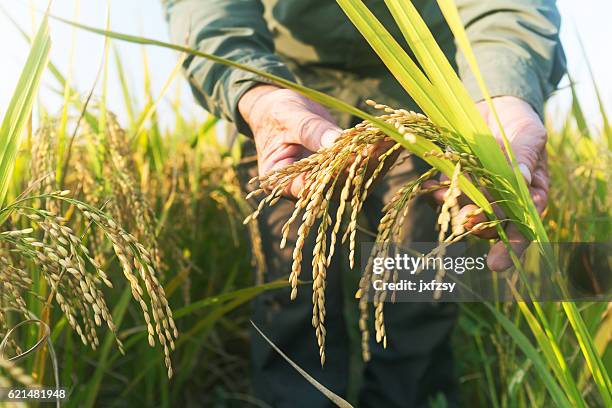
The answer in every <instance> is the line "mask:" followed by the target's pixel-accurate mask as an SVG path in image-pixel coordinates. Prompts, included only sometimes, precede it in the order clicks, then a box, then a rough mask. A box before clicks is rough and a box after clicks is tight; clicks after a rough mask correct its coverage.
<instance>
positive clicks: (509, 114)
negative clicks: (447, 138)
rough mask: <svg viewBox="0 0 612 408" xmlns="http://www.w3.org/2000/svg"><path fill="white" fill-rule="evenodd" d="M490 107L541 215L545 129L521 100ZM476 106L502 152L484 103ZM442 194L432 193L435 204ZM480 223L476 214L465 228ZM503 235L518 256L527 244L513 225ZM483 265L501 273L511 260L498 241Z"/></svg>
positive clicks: (545, 176)
mask: <svg viewBox="0 0 612 408" xmlns="http://www.w3.org/2000/svg"><path fill="white" fill-rule="evenodd" d="M493 104H494V105H495V109H496V111H497V113H498V115H499V119H500V122H501V125H502V127H503V128H504V131H505V133H506V136H507V137H508V141H509V142H510V146H511V148H512V151H513V152H514V155H515V158H516V161H517V163H518V165H519V169H520V170H521V173H523V176H524V177H525V180H526V182H527V185H528V186H529V192H530V193H531V198H532V199H533V201H534V204H535V206H536V208H537V210H538V212H539V213H540V214H541V213H542V211H543V210H544V208H545V207H546V202H547V199H548V188H549V176H548V164H547V158H546V140H547V134H546V128H545V127H544V124H543V123H542V121H541V120H540V117H539V116H538V115H537V113H536V112H535V111H534V110H533V108H532V107H531V106H530V105H529V104H528V103H527V102H525V101H524V100H522V99H519V98H516V97H513V96H501V97H497V98H494V99H493ZM477 107H478V109H479V110H480V113H481V114H482V116H483V117H484V119H485V121H486V122H487V124H488V125H489V128H490V129H491V131H492V132H493V136H495V138H496V139H497V141H498V142H499V144H500V146H501V147H502V149H504V148H503V141H502V135H501V130H500V129H499V126H498V125H497V122H496V120H495V117H494V115H493V113H492V112H491V111H490V109H489V107H488V105H487V103H486V102H484V101H483V102H480V103H478V104H477ZM504 150H505V149H504ZM444 192H445V191H444V190H438V191H436V192H435V193H434V198H435V199H436V200H437V201H439V202H441V201H443V200H444ZM475 208H476V206H475V205H474V204H467V205H465V206H464V207H463V208H462V209H461V213H460V214H469V213H470V212H472V211H473V210H474V209H475ZM500 215H501V214H500ZM482 221H485V216H484V215H483V214H480V215H478V216H475V217H473V218H472V219H470V220H468V221H467V222H466V226H468V227H469V226H473V225H475V224H477V223H479V222H482ZM491 233H492V231H491V230H485V231H483V232H482V233H480V234H477V235H479V236H481V237H483V238H493V237H494V236H495V235H496V234H495V233H494V232H493V235H491ZM506 234H507V236H508V239H509V241H510V244H511V246H512V249H513V250H514V252H516V253H517V254H518V255H520V254H521V253H522V252H523V251H524V250H525V249H526V248H527V246H528V245H529V242H528V241H527V239H526V238H525V237H524V236H523V235H522V234H521V233H520V232H519V230H518V228H517V227H516V225H513V224H510V225H508V226H507V227H506ZM487 263H488V266H489V268H491V270H494V271H503V270H505V269H507V268H509V267H510V266H512V259H511V258H510V255H509V253H508V251H507V250H506V247H505V245H504V243H503V242H501V241H498V242H496V243H495V244H494V245H493V246H492V247H491V250H490V251H489V254H488V259H487Z"/></svg>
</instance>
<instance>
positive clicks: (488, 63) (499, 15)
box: [457, 0, 565, 116]
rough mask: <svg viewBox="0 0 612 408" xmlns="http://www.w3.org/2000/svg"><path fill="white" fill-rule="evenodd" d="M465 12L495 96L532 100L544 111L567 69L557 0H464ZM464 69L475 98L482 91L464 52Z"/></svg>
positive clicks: (461, 70) (462, 10) (461, 68)
mask: <svg viewBox="0 0 612 408" xmlns="http://www.w3.org/2000/svg"><path fill="white" fill-rule="evenodd" d="M458 5H459V12H460V14H461V17H462V20H463V23H464V24H465V25H466V31H467V34H468V36H469V38H470V41H471V43H472V46H473V48H474V53H475V54H476V58H477V60H478V64H479V67H480V69H481V71H482V72H483V76H484V78H485V83H486V85H487V88H488V90H489V92H490V93H491V95H492V96H501V95H510V96H516V97H518V98H521V99H523V100H525V101H527V102H528V103H529V104H530V105H531V106H532V107H533V108H534V109H535V110H536V111H537V112H538V114H539V115H540V116H542V115H543V106H544V102H545V100H546V98H547V97H548V96H549V95H550V93H551V92H552V91H553V90H554V89H555V88H556V86H557V84H558V82H559V80H560V79H561V77H562V76H563V73H564V72H565V56H564V54H563V48H562V46H561V43H560V40H559V26H560V16H559V12H558V10H557V7H556V5H555V1H554V0H487V1H479V0H459V1H458ZM457 63H458V67H459V73H460V75H461V78H462V79H463V82H464V83H465V85H466V87H467V88H468V91H469V92H470V94H471V95H472V97H473V98H474V99H475V100H481V99H482V93H481V92H480V89H479V87H478V84H477V83H476V80H475V78H474V76H473V74H472V73H471V71H470V68H469V66H468V64H467V63H466V61H465V58H464V57H463V55H462V54H461V53H460V52H459V53H458V55H457Z"/></svg>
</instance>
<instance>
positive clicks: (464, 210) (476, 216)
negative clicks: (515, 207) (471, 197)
mask: <svg viewBox="0 0 612 408" xmlns="http://www.w3.org/2000/svg"><path fill="white" fill-rule="evenodd" d="M457 217H458V220H459V222H460V223H461V224H462V225H463V227H464V228H465V229H466V230H468V231H470V230H472V229H473V228H474V227H476V226H477V225H478V224H480V223H483V222H486V221H487V216H486V215H485V214H484V212H483V211H482V210H481V209H480V207H478V206H477V205H476V204H468V205H465V206H463V207H461V210H459V214H458V215H457ZM472 234H473V235H475V236H477V237H480V238H484V239H491V238H495V237H496V236H497V229H496V228H495V227H489V228H486V229H483V230H481V229H477V230H475V231H473V232H472Z"/></svg>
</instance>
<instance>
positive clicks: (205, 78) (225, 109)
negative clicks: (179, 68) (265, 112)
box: [163, 0, 294, 134]
mask: <svg viewBox="0 0 612 408" xmlns="http://www.w3.org/2000/svg"><path fill="white" fill-rule="evenodd" d="M163 5H164V10H165V13H166V19H167V20H168V22H169V25H170V37H171V40H172V41H173V42H175V43H177V44H187V46H189V47H191V48H195V49H199V50H201V51H203V52H206V53H209V54H214V55H216V56H219V57H223V58H227V59H230V60H232V61H235V62H239V63H241V64H245V65H249V66H251V67H253V68H257V69H259V70H262V71H265V72H269V73H271V74H275V75H277V76H280V77H283V78H285V79H288V80H294V77H293V75H292V74H291V72H290V71H289V70H288V69H287V67H286V66H285V65H284V64H283V63H282V61H281V60H280V59H279V58H278V57H277V56H276V55H275V54H274V43H273V38H272V35H271V33H270V31H269V30H268V27H267V24H266V21H265V19H264V17H263V13H264V8H263V5H262V3H261V1H259V0H163ZM183 65H184V70H185V73H186V76H187V79H188V80H189V83H190V85H191V89H192V92H193V94H194V96H195V98H196V99H197V101H198V102H199V103H200V104H201V105H202V107H204V109H206V110H208V111H209V112H211V113H212V114H213V115H215V116H218V117H220V118H223V119H226V120H229V121H232V122H234V123H235V124H236V125H237V127H238V130H239V131H240V132H242V133H245V134H250V131H249V129H248V126H247V125H246V123H244V120H243V119H242V117H241V115H240V114H239V112H238V100H239V99H240V97H242V95H243V94H244V93H245V92H246V91H247V90H249V89H250V88H252V87H253V86H255V85H256V84H257V83H258V82H267V81H266V80H265V79H264V78H261V77H258V76H257V75H254V74H251V73H248V72H245V71H241V70H239V69H234V68H231V67H227V66H225V65H222V64H218V63H215V62H212V61H209V60H206V59H204V58H196V57H193V56H189V57H188V58H187V59H186V60H185V62H184V64H183Z"/></svg>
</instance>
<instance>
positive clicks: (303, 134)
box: [288, 112, 342, 152]
mask: <svg viewBox="0 0 612 408" xmlns="http://www.w3.org/2000/svg"><path fill="white" fill-rule="evenodd" d="M293 120H294V122H293V124H292V125H293V126H292V127H293V129H290V131H289V132H288V134H289V140H288V142H289V143H295V144H299V145H302V146H304V147H305V148H306V149H308V150H310V151H313V152H317V151H319V150H320V149H321V148H323V147H330V146H331V145H332V144H333V143H334V141H335V140H336V139H337V138H338V136H340V134H341V133H342V129H340V128H339V127H338V126H337V125H336V124H334V123H333V122H330V121H329V120H327V119H325V118H324V117H322V116H320V115H317V114H315V113H311V112H305V113H303V114H298V115H297V116H296V117H295V118H293Z"/></svg>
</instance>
